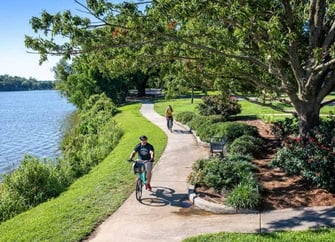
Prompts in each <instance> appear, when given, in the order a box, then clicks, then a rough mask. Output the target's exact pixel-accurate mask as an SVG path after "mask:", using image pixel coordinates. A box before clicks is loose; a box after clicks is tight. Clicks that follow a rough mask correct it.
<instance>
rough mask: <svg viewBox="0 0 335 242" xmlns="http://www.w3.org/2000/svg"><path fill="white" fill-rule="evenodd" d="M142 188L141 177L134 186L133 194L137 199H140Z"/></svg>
mask: <svg viewBox="0 0 335 242" xmlns="http://www.w3.org/2000/svg"><path fill="white" fill-rule="evenodd" d="M142 188H143V182H142V180H141V179H137V181H136V188H135V194H136V199H137V201H141V198H142Z"/></svg>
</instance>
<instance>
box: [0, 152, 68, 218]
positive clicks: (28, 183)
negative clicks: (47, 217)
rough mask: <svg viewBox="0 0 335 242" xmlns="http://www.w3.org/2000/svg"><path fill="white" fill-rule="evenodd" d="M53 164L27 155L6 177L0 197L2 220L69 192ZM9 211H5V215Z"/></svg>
mask: <svg viewBox="0 0 335 242" xmlns="http://www.w3.org/2000/svg"><path fill="white" fill-rule="evenodd" d="M63 181H64V180H63V179H61V174H60V171H59V170H58V169H57V167H55V166H54V165H52V161H51V160H46V159H44V160H42V161H41V160H39V159H38V158H36V157H33V156H29V155H26V156H25V157H24V159H23V161H22V163H21V164H20V166H19V167H18V169H16V170H15V171H14V172H12V173H10V174H6V175H4V179H3V183H2V190H1V194H0V197H1V198H0V201H1V204H2V205H1V208H0V214H1V218H2V219H5V218H7V219H8V218H9V217H11V216H13V215H16V214H18V213H20V212H22V211H25V210H26V209H28V208H30V207H34V206H36V205H38V204H40V203H42V202H44V201H46V200H48V199H50V198H52V197H56V196H58V195H59V194H60V193H61V192H63V191H64V190H65V188H66V185H67V184H64V183H63ZM5 210H6V211H5Z"/></svg>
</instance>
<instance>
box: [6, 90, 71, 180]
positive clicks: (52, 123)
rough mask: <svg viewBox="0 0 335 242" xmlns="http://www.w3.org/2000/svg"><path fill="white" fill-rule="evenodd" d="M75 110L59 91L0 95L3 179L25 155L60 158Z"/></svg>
mask: <svg viewBox="0 0 335 242" xmlns="http://www.w3.org/2000/svg"><path fill="white" fill-rule="evenodd" d="M74 110H75V107H74V106H73V105H72V104H71V103H69V102H67V100H66V99H65V98H62V97H61V96H60V94H59V93H58V92H57V91H54V90H47V91H22V92H0V134H1V135H0V180H1V174H4V173H8V172H9V171H12V170H13V169H15V168H16V167H17V166H18V165H19V163H20V162H21V160H22V158H23V156H24V154H29V155H34V156H37V157H39V158H43V157H47V158H55V157H56V156H58V155H60V151H59V144H60V141H61V139H62V137H63V134H64V130H65V129H66V128H67V122H66V121H67V118H68V117H69V116H70V115H71V113H72V112H73V111H74Z"/></svg>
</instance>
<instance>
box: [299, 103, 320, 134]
mask: <svg viewBox="0 0 335 242" xmlns="http://www.w3.org/2000/svg"><path fill="white" fill-rule="evenodd" d="M294 106H295V109H296V112H297V117H298V120H299V134H300V137H301V138H302V139H307V138H308V137H309V135H310V131H311V130H312V129H313V128H314V127H315V126H317V125H318V124H319V121H320V103H318V102H317V101H310V102H301V101H300V102H297V103H294Z"/></svg>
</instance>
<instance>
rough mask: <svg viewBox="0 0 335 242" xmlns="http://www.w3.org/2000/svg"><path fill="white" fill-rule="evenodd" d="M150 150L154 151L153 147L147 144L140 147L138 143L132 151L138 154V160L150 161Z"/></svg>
mask: <svg viewBox="0 0 335 242" xmlns="http://www.w3.org/2000/svg"><path fill="white" fill-rule="evenodd" d="M151 150H152V151H154V147H153V146H152V145H151V144H149V143H146V144H145V145H141V143H138V144H137V145H136V146H135V148H134V151H136V152H137V154H138V158H139V159H141V160H150V159H151V155H150V151H151Z"/></svg>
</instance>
